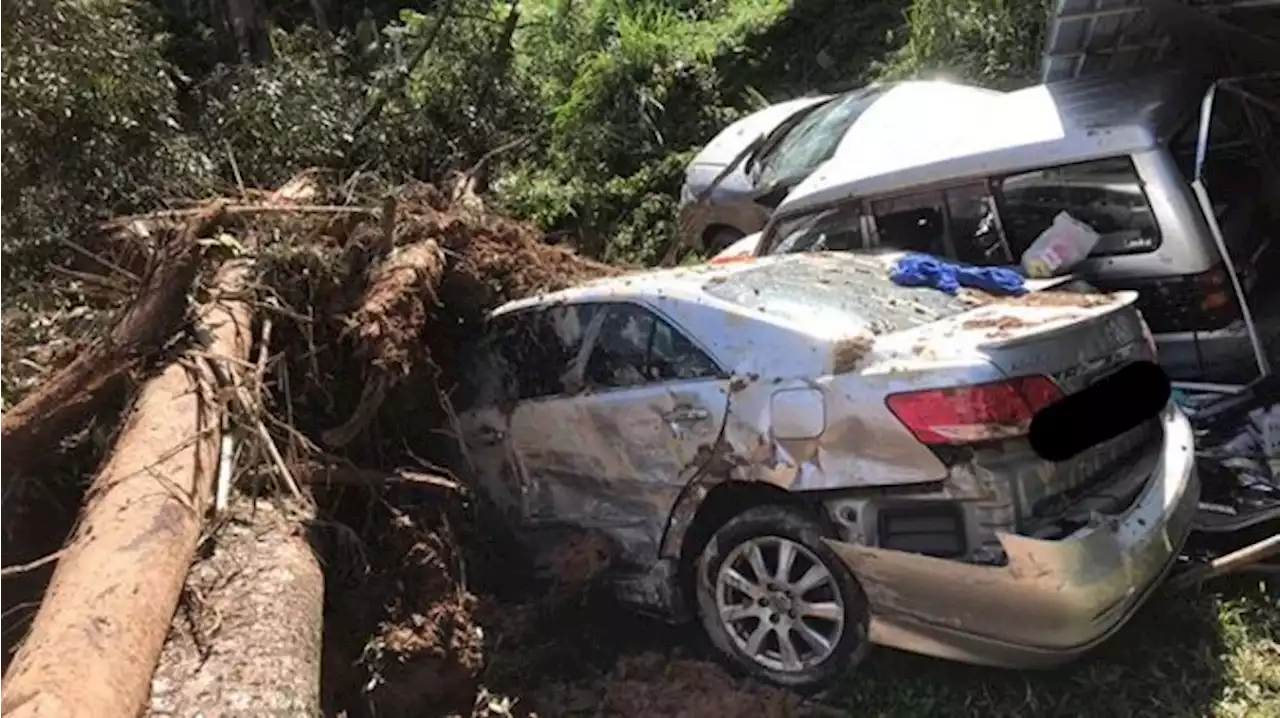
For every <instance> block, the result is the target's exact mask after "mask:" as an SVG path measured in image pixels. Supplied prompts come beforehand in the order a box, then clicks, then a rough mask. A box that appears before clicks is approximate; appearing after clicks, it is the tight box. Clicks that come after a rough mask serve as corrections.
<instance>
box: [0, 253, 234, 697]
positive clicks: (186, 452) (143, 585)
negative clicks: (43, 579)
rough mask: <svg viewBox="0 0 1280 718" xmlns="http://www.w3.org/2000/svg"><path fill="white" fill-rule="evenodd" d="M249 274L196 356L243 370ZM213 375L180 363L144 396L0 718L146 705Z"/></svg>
mask: <svg viewBox="0 0 1280 718" xmlns="http://www.w3.org/2000/svg"><path fill="white" fill-rule="evenodd" d="M249 269H250V267H249V265H248V264H247V263H245V261H244V260H231V261H229V262H227V263H225V264H224V265H223V266H222V268H221V269H220V270H219V271H218V273H217V276H216V278H215V283H214V285H213V286H214V289H215V295H214V297H213V298H212V299H211V301H210V302H209V303H208V304H207V305H206V306H205V307H204V308H203V311H202V312H201V316H200V318H199V320H198V323H199V327H200V329H201V330H202V333H203V334H204V335H205V336H208V337H209V338H210V342H209V345H208V346H206V347H201V348H200V350H199V351H198V352H195V353H198V354H201V355H207V354H214V355H219V356H226V357H230V358H234V359H238V360H241V361H246V360H247V359H248V355H249V345H250V342H251V333H250V332H251V327H250V323H251V320H252V313H251V309H250V306H249V305H248V304H247V303H246V302H245V301H244V297H245V294H246V291H247V287H248V282H249V279H250V273H249ZM207 366H208V365H207V364H206V363H204V362H203V361H194V360H193V359H192V357H186V358H180V359H179V360H178V361H176V362H174V363H173V364H171V365H170V366H169V367H168V368H166V369H165V370H164V371H163V372H162V373H161V374H160V375H159V376H157V377H155V378H153V379H151V380H150V381H148V382H147V383H146V384H145V385H144V386H143V387H142V390H141V392H140V393H139V396H138V398H137V401H136V403H135V405H134V407H133V410H132V412H131V413H130V414H129V416H128V418H127V419H126V421H125V424H124V426H123V428H122V430H121V432H120V436H119V438H118V439H117V441H116V444H115V446H114V448H113V450H112V453H111V455H110V456H109V457H108V458H107V461H106V463H105V464H104V465H103V467H102V469H101V471H100V472H99V473H98V475H97V476H96V477H95V478H94V481H93V483H92V484H91V486H90V487H89V492H88V495H87V496H86V500H85V506H84V509H83V510H82V512H81V516H80V523H79V527H78V529H77V530H76V532H75V533H74V534H73V535H72V537H71V539H70V541H69V543H68V545H67V547H66V548H65V549H64V552H63V555H62V557H61V559H60V560H59V561H58V566H57V568H56V569H55V570H54V573H53V578H52V580H51V581H50V583H49V589H48V591H47V592H46V593H45V598H44V601H43V602H42V604H41V606H40V610H39V611H38V612H37V614H36V617H35V620H34V621H33V622H32V625H31V630H30V631H29V633H28V634H27V638H26V640H25V641H24V642H23V644H22V646H21V647H20V648H19V649H18V653H17V655H16V656H15V657H14V660H13V663H12V664H10V666H9V671H8V673H7V674H6V675H5V677H4V683H3V691H2V695H3V698H0V713H3V714H4V715H6V716H13V717H15V718H21V717H23V716H27V717H30V716H59V717H60V718H82V717H83V718H96V717H97V716H136V715H138V714H139V712H140V711H141V710H142V708H143V707H144V706H145V705H146V702H147V695H148V693H149V691H150V685H151V677H152V674H153V672H154V671H155V667H156V662H157V660H158V658H159V656H160V650H161V647H162V646H163V644H164V640H165V635H166V634H167V633H168V630H169V624H170V621H171V619H172V618H173V612H174V608H175V606H176V605H177V603H178V597H179V594H180V593H181V590H182V585H183V581H184V579H185V577H186V575H187V569H188V568H189V567H190V565H191V560H192V557H193V556H194V554H195V550H196V544H197V541H198V540H199V536H200V531H201V527H202V524H203V519H204V514H205V507H206V505H207V504H208V501H209V494H210V492H211V484H212V481H213V476H214V473H215V472H216V471H217V463H218V444H219V438H220V437H219V424H220V421H219V420H220V418H221V410H220V408H219V406H218V404H217V401H216V398H215V394H216V391H215V389H216V388H215V387H214V386H213V384H212V382H213V377H212V376H211V374H212V372H210V371H208V370H207Z"/></svg>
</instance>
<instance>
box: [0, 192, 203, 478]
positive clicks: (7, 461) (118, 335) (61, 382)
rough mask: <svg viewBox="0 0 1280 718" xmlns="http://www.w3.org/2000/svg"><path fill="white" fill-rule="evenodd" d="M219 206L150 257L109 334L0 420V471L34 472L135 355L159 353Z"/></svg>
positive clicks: (195, 219) (180, 310)
mask: <svg viewBox="0 0 1280 718" xmlns="http://www.w3.org/2000/svg"><path fill="white" fill-rule="evenodd" d="M222 215H223V204H222V203H220V202H215V203H212V204H210V205H207V206H205V207H203V208H201V209H200V210H199V211H198V212H197V213H196V214H195V215H194V216H193V217H192V218H191V219H190V220H189V221H188V222H187V224H186V226H185V228H184V229H183V231H182V232H181V233H180V234H179V235H178V236H176V237H174V238H173V239H172V240H171V241H170V242H168V243H167V244H166V245H165V246H164V247H163V248H162V249H161V251H160V253H159V254H158V255H157V261H156V263H155V266H154V267H153V271H152V272H151V273H150V274H149V275H148V276H147V277H145V278H144V282H143V286H142V287H141V288H140V289H139V292H138V296H137V299H136V300H135V301H134V302H133V303H132V304H131V305H130V306H129V308H128V309H126V310H125V312H124V314H123V315H122V316H121V317H120V319H119V321H118V322H117V323H116V325H115V326H114V327H113V328H112V330H111V333H110V334H109V335H107V336H106V337H105V338H103V339H102V340H100V341H98V342H95V343H94V344H92V345H91V346H90V347H89V348H88V349H87V350H86V351H84V352H82V353H81V354H80V355H79V356H78V357H77V358H76V359H75V360H73V361H72V362H71V363H70V364H68V365H67V366H66V367H64V368H63V369H62V370H61V371H59V372H57V373H56V374H54V375H53V376H52V377H50V378H49V380H48V381H46V382H45V383H44V384H43V385H41V386H40V388H39V389H37V390H35V391H33V392H31V393H30V394H28V395H27V396H25V397H23V399H22V401H20V402H18V403H17V404H16V405H14V407H13V408H11V409H9V411H7V412H5V414H4V417H3V418H0V450H2V451H3V454H4V470H5V472H6V473H8V472H27V471H34V470H38V469H39V468H40V467H41V466H42V465H43V464H44V463H45V461H46V460H47V458H48V452H49V451H51V450H52V449H53V448H54V447H55V445H56V444H57V442H59V441H61V440H62V439H63V437H65V436H67V435H68V434H70V433H72V432H73V431H75V430H76V428H77V427H78V426H79V425H81V424H83V423H84V421H85V420H86V419H87V418H88V417H89V416H90V415H91V414H92V413H93V412H94V411H96V410H97V409H98V408H99V407H100V406H101V404H102V402H103V401H104V399H106V398H109V397H110V394H111V393H110V389H111V388H113V387H114V386H115V385H116V384H117V382H119V381H121V380H122V379H124V377H125V376H126V374H127V373H128V371H129V370H130V369H132V368H133V367H134V366H135V365H136V363H137V361H138V360H139V359H141V358H144V357H147V356H149V355H152V354H154V353H155V352H157V351H159V350H160V348H161V346H162V345H163V344H164V342H165V341H166V340H167V339H168V338H169V337H170V336H171V335H172V334H173V332H174V331H175V330H176V329H177V328H178V325H179V322H180V321H181V320H182V316H183V313H184V311H185V308H186V302H185V301H184V297H185V296H186V293H187V292H188V291H190V289H191V282H192V280H193V279H195V276H196V272H197V271H198V270H199V268H200V258H201V248H200V245H199V243H198V242H197V240H198V239H199V238H200V237H202V236H204V235H205V234H206V233H207V232H209V231H210V230H211V229H212V228H213V227H214V226H215V225H216V224H217V223H218V222H219V221H220V219H221V218H222Z"/></svg>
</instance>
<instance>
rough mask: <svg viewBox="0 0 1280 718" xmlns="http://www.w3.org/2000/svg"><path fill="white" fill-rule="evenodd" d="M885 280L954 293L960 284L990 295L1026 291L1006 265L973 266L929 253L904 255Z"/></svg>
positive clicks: (1022, 292)
mask: <svg viewBox="0 0 1280 718" xmlns="http://www.w3.org/2000/svg"><path fill="white" fill-rule="evenodd" d="M889 279H891V280H892V281H893V283H894V284H898V285H901V286H904V287H933V288H934V289H937V290H939V291H943V292H946V293H947V294H951V295H955V293H956V292H958V291H960V287H968V288H970V289H981V290H982V291H984V292H990V293H992V294H1006V295H1012V296H1018V295H1020V294H1026V292H1027V286H1026V279H1025V278H1024V277H1023V276H1022V274H1020V273H1019V272H1018V271H1017V270H1014V269H1009V268H1007V267H973V266H970V265H967V264H957V263H955V262H948V261H947V260H945V259H939V258H938V257H935V256H933V255H929V254H914V253H913V254H907V255H905V256H903V257H902V258H901V259H899V260H898V263H897V264H896V265H894V267H893V271H892V272H891V273H890V274H889Z"/></svg>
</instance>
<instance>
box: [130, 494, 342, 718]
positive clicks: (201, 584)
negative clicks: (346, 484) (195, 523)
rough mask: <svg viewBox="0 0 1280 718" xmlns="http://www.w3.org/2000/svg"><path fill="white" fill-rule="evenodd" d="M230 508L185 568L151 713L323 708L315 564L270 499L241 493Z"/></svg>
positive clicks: (212, 717) (296, 712) (210, 715)
mask: <svg viewBox="0 0 1280 718" xmlns="http://www.w3.org/2000/svg"><path fill="white" fill-rule="evenodd" d="M295 508H297V509H299V510H305V509H303V507H295ZM230 516H231V518H232V520H231V522H230V523H228V524H227V525H225V526H224V527H223V528H222V529H220V530H219V532H218V534H217V535H216V536H215V537H214V541H215V544H214V546H215V548H214V551H213V554H212V555H211V556H209V557H208V558H205V559H202V560H199V561H197V562H196V564H195V565H194V566H192V567H191V572H190V573H189V574H188V576H187V584H186V593H185V599H184V601H183V607H182V608H181V609H180V610H179V611H178V612H177V614H176V615H175V616H174V620H173V627H172V629H171V630H170V633H169V639H168V640H167V641H166V642H165V646H164V652H163V653H162V654H161V658H160V665H159V667H158V668H157V669H156V674H155V677H154V678H153V679H152V682H151V702H150V706H149V709H148V712H147V714H148V715H149V716H153V717H154V718H160V717H161V716H164V717H166V718H167V717H169V716H175V717H177V716H181V717H183V718H185V717H186V716H204V718H219V717H220V716H268V715H274V716H286V715H287V716H317V715H320V656H321V637H322V630H321V629H322V620H323V613H324V577H323V575H322V573H321V570H320V564H319V562H318V561H317V560H316V556H315V554H314V553H313V552H312V550H311V545H310V544H309V543H308V541H307V539H306V538H305V537H304V536H302V535H300V534H299V529H300V528H301V526H300V524H299V523H298V522H297V521H296V520H293V519H292V518H290V517H287V516H285V515H283V514H282V513H281V512H280V511H279V510H278V509H277V508H276V507H275V506H274V505H273V504H271V503H269V502H266V501H259V502H258V503H257V504H256V505H252V504H251V503H250V502H249V501H248V500H247V499H246V500H241V501H240V502H238V503H234V504H233V505H232V508H231V511H230Z"/></svg>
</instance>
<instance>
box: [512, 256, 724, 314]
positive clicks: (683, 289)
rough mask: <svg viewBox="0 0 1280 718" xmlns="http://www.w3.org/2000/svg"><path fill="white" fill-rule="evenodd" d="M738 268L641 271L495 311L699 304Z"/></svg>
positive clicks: (683, 268) (704, 267)
mask: <svg viewBox="0 0 1280 718" xmlns="http://www.w3.org/2000/svg"><path fill="white" fill-rule="evenodd" d="M741 269H742V266H741V265H727V266H715V265H708V264H697V265H693V266H690V267H675V268H673V269H659V270H644V271H638V272H633V273H629V274H621V275H618V276H616V277H605V278H603V279H596V280H592V281H590V282H586V283H583V284H579V285H577V286H575V287H570V288H568V289H562V290H559V291H556V292H548V293H546V294H537V295H534V296H532V297H525V298H524V299H517V300H515V301H512V302H508V303H506V304H504V305H502V306H500V307H498V308H497V309H495V310H494V312H493V314H494V315H495V316H496V315H501V314H508V313H510V312H514V311H518V310H521V309H526V308H529V307H536V306H539V305H550V304H558V303H560V302H599V301H607V300H625V299H644V298H646V297H654V298H656V297H665V298H670V299H676V300H684V301H691V302H692V301H701V300H703V299H704V298H705V297H706V294H705V292H704V291H703V286H704V285H705V284H706V283H707V281H709V280H711V279H713V278H714V277H716V276H724V275H727V274H732V273H733V272H735V271H740V270H741Z"/></svg>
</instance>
